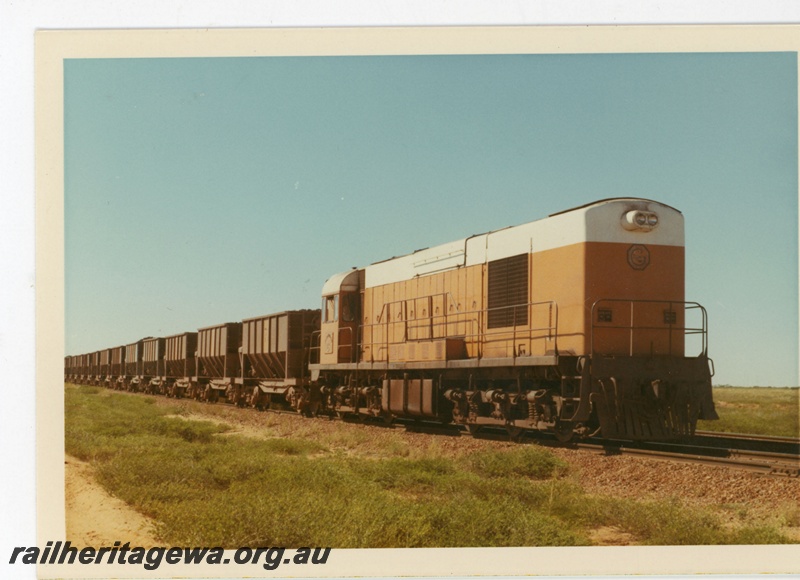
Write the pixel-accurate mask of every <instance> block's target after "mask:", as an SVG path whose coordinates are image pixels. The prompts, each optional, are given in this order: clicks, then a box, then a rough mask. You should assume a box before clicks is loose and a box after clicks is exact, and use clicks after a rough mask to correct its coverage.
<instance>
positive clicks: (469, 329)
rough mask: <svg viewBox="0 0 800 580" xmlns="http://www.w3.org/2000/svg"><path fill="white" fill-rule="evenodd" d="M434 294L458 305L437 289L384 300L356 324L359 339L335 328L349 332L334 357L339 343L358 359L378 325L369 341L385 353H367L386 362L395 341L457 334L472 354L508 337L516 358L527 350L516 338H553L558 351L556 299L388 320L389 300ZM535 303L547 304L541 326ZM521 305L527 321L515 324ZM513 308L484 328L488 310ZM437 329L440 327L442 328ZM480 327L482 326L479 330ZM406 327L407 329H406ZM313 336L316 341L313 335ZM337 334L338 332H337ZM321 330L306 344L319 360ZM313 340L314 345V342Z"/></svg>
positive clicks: (422, 339)
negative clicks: (457, 328)
mask: <svg viewBox="0 0 800 580" xmlns="http://www.w3.org/2000/svg"><path fill="white" fill-rule="evenodd" d="M437 296H444V297H447V296H449V297H450V300H451V301H452V305H453V306H454V307H455V308H456V309H457V308H458V306H457V304H456V302H455V300H454V299H453V297H452V294H451V293H450V292H447V293H441V294H434V295H430V296H420V297H418V298H409V299H407V300H396V301H394V302H390V303H385V304H384V305H383V307H382V308H381V313H380V321H379V322H373V323H370V324H361V325H359V327H358V337H359V339H360V340H357V341H355V344H354V341H353V337H352V332H353V329H351V328H350V327H341V328H339V329H338V331H339V333H341V332H342V331H345V330H347V332H349V333H350V341H348V342H347V343H346V344H342V341H341V340H340V341H339V345H338V349H337V353H336V355H337V360H338V359H339V354H340V352H339V351H340V350H341V349H342V348H343V347H347V348H353V349H354V350H353V351H352V356H351V360H354V361H356V360H358V357H357V356H356V355H357V353H360V352H362V349H363V347H364V346H365V341H364V337H365V335H366V334H367V333H370V336H372V334H371V333H372V331H374V330H376V329H379V330H382V331H383V333H382V334H383V337H382V340H381V341H380V342H376V341H373V340H370V341H369V343H368V344H369V345H370V346H373V347H376V348H377V349H378V350H379V351H380V352H382V353H385V354H383V355H382V356H377V357H376V356H374V354H373V356H372V357H371V358H372V360H373V361H374V360H376V359H377V360H386V361H387V362H388V361H389V359H390V355H389V353H390V348H389V347H390V346H392V345H396V344H404V343H408V342H422V341H427V340H435V339H442V338H460V339H463V340H464V341H465V343H466V342H470V343H471V344H474V345H475V348H476V357H475V358H478V359H480V358H483V351H484V348H485V347H486V346H487V345H490V344H495V343H501V342H506V343H507V342H508V341H512V344H513V345H514V348H513V349H512V357H513V358H517V357H520V356H526V355H527V353H523V352H522V351H519V350H517V341H531V342H532V341H535V340H545V341H553V345H552V349H549V350H552V352H554V353H556V354H557V353H558V303H557V302H555V301H554V300H545V301H541V302H529V303H526V304H517V305H513V306H500V307H496V308H486V309H476V310H465V311H459V310H457V311H456V312H454V313H449V312H447V311H446V312H445V313H444V314H430V310H429V313H428V314H427V315H426V316H424V317H417V316H416V315H415V316H414V318H413V319H410V320H409V319H408V316H407V313H404V316H402V317H401V319H399V320H390V319H389V317H388V316H386V315H387V314H390V313H391V310H390V309H388V308H387V307H388V306H390V305H393V304H400V303H405V302H408V301H411V300H425V299H427V300H428V301H429V304H432V299H433V298H435V297H437ZM537 307H546V308H547V323H546V324H545V325H544V326H532V325H531V324H532V320H533V316H534V312H535V309H536V308H537ZM521 308H526V309H527V310H528V312H527V319H528V323H527V325H525V326H517V325H516V324H515V323H516V320H517V312H518V311H519V309H521ZM508 309H513V313H514V316H513V323H512V325H509V326H504V327H498V328H492V329H484V327H485V324H484V323H485V321H486V320H487V319H488V314H489V312H493V311H500V310H508ZM396 325H403V327H402V328H403V332H402V340H390V335H391V333H392V332H393V330H394V328H393V327H396ZM450 325H464V333H463V334H458V335H455V334H452V335H449V334H448V333H447V328H448V327H449V326H450ZM418 329H427V332H425V333H423V334H427V336H419V335H418V334H417V333H415V332H414V331H415V330H418ZM441 329H444V330H443V331H442V330H441ZM481 329H484V330H481ZM409 330H410V331H411V332H409ZM315 337H316V341H315V340H314V338H315ZM340 337H341V334H340ZM321 342H322V341H321V333H320V331H314V332H313V333H312V338H311V346H310V347H309V351H310V355H311V353H313V352H314V351H317V360H320V358H319V357H320V356H321V354H322V344H321ZM315 343H316V345H315Z"/></svg>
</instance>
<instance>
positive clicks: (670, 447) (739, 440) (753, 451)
mask: <svg viewBox="0 0 800 580" xmlns="http://www.w3.org/2000/svg"><path fill="white" fill-rule="evenodd" d="M573 446H574V447H576V448H579V449H586V450H589V451H595V452H599V453H603V454H605V455H621V454H627V455H637V456H640V457H649V458H653V459H662V460H671V461H679V462H683V463H700V464H705V465H717V466H724V467H730V468H735V469H742V470H747V471H750V472H753V473H759V474H762V475H769V476H780V477H799V476H800V441H798V440H797V439H791V438H785V437H760V436H756V435H740V434H734V435H732V436H727V435H726V434H722V433H715V434H714V435H713V436H712V435H705V434H700V435H695V437H693V438H692V439H691V440H689V441H686V442H652V441H648V442H640V441H620V440H613V439H602V438H592V439H590V440H587V441H582V442H577V443H574V444H573Z"/></svg>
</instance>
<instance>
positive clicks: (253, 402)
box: [250, 387, 261, 409]
mask: <svg viewBox="0 0 800 580" xmlns="http://www.w3.org/2000/svg"><path fill="white" fill-rule="evenodd" d="M259 399H261V389H259V388H258V387H253V394H252V395H250V406H251V407H253V409H260V407H259V404H260V402H261V401H259Z"/></svg>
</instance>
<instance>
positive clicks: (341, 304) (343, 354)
mask: <svg viewBox="0 0 800 580" xmlns="http://www.w3.org/2000/svg"><path fill="white" fill-rule="evenodd" d="M359 301H360V296H359V294H358V292H341V293H339V294H334V295H332V296H325V297H323V299H322V328H321V331H322V332H321V344H320V347H321V356H320V363H321V364H338V363H349V362H356V358H355V357H356V353H357V352H358V320H359V318H360V317H359V314H360V307H359Z"/></svg>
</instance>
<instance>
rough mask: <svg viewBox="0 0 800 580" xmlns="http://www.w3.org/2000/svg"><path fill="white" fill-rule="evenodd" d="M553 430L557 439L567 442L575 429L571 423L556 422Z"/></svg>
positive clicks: (573, 434) (570, 439)
mask: <svg viewBox="0 0 800 580" xmlns="http://www.w3.org/2000/svg"><path fill="white" fill-rule="evenodd" d="M553 432H554V433H555V436H556V439H558V440H559V441H560V442H561V443H569V442H570V441H572V438H573V437H574V436H575V430H574V429H573V426H572V423H566V422H564V423H561V422H556V426H555V428H554V429H553Z"/></svg>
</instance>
